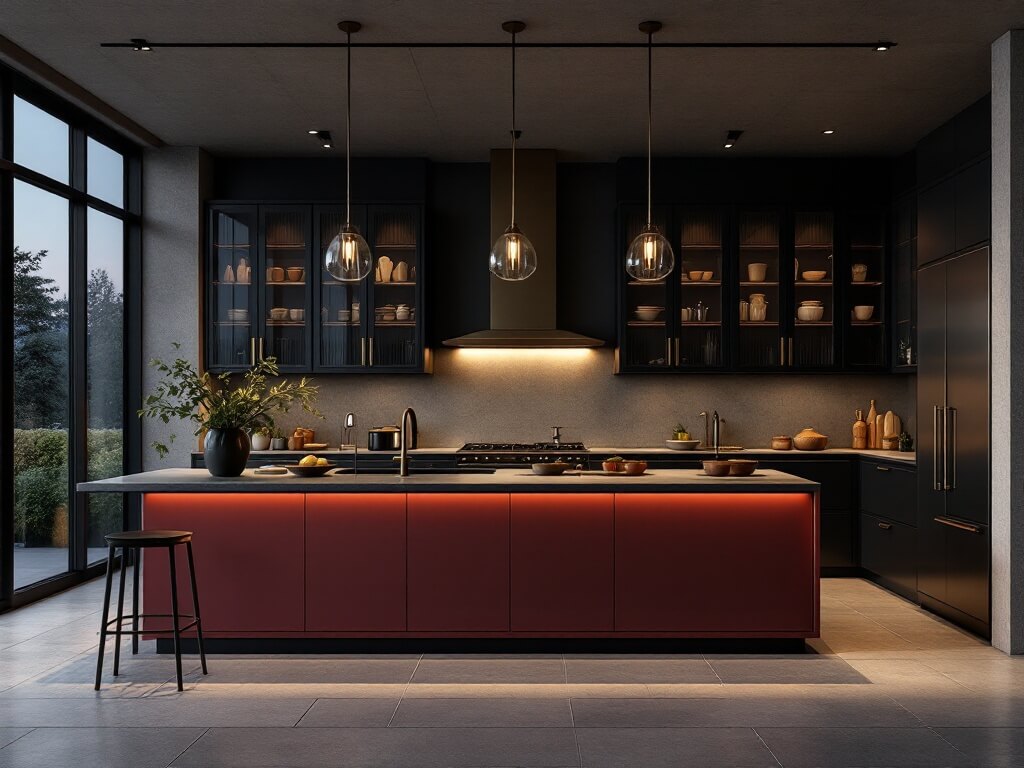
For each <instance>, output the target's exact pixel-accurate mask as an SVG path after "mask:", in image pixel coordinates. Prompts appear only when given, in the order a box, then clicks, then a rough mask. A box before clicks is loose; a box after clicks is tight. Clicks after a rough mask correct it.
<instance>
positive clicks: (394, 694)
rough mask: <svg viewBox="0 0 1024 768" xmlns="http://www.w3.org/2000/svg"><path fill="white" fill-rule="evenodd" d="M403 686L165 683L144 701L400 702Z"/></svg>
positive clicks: (149, 692)
mask: <svg viewBox="0 0 1024 768" xmlns="http://www.w3.org/2000/svg"><path fill="white" fill-rule="evenodd" d="M406 686H407V684H406V683H273V684H263V683H208V682H206V681H205V680H204V679H203V678H198V679H191V680H186V681H185V685H184V689H185V690H184V691H179V690H178V687H177V683H176V682H175V681H173V680H168V681H167V682H166V683H164V684H163V685H161V686H159V687H158V688H155V689H151V690H148V691H146V693H145V694H144V695H145V696H146V698H160V699H178V698H183V697H186V696H196V697H201V698H209V699H319V698H328V699H331V698H333V699H399V698H401V697H402V694H403V693H404V692H405V689H406Z"/></svg>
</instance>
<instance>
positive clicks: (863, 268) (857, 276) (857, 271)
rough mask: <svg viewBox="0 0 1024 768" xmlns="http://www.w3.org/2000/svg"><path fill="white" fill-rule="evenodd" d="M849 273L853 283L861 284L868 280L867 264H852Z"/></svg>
mask: <svg viewBox="0 0 1024 768" xmlns="http://www.w3.org/2000/svg"><path fill="white" fill-rule="evenodd" d="M850 272H851V273H852V276H853V282H855V283H863V282H864V281H865V280H867V279H868V265H867V264H854V265H853V266H852V267H850Z"/></svg>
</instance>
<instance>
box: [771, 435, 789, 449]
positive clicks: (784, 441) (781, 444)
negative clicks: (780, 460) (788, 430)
mask: <svg viewBox="0 0 1024 768" xmlns="http://www.w3.org/2000/svg"><path fill="white" fill-rule="evenodd" d="M772 450H773V451H791V450H793V438H792V437H790V436H789V435H775V437H773V438H772Z"/></svg>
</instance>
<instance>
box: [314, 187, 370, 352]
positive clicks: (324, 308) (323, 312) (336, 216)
mask: <svg viewBox="0 0 1024 768" xmlns="http://www.w3.org/2000/svg"><path fill="white" fill-rule="evenodd" d="M364 212H365V211H364V208H363V207H362V206H353V222H352V223H353V224H354V225H355V226H356V228H357V229H359V231H360V233H361V234H362V235H363V236H364V237H365V236H366V228H365V222H364V218H365V216H364ZM314 218H315V231H316V245H317V248H316V250H315V254H314V263H315V264H316V271H317V273H318V275H319V278H320V317H319V323H320V332H319V334H318V340H317V361H318V362H317V365H318V368H319V369H320V370H354V369H361V368H366V367H367V366H368V361H369V358H368V349H367V342H368V334H367V333H366V329H367V321H366V315H367V314H368V307H367V304H366V281H367V280H370V279H372V275H371V277H368V278H366V279H365V280H354V281H344V280H338V279H337V278H335V277H334V276H333V275H331V273H329V272H328V271H327V270H326V269H324V254H326V253H327V248H328V246H329V245H330V244H331V240H333V239H334V236H335V235H337V234H338V231H339V230H340V229H341V226H342V225H343V224H344V223H345V211H344V209H343V208H342V207H341V206H317V208H316V209H315V212H314Z"/></svg>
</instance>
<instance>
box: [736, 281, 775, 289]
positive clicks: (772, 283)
mask: <svg viewBox="0 0 1024 768" xmlns="http://www.w3.org/2000/svg"><path fill="white" fill-rule="evenodd" d="M740 285H741V286H743V287H744V288H758V287H762V288H777V287H778V285H779V283H778V281H777V280H773V281H768V280H762V281H761V282H759V283H758V282H754V281H753V280H740Z"/></svg>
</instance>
